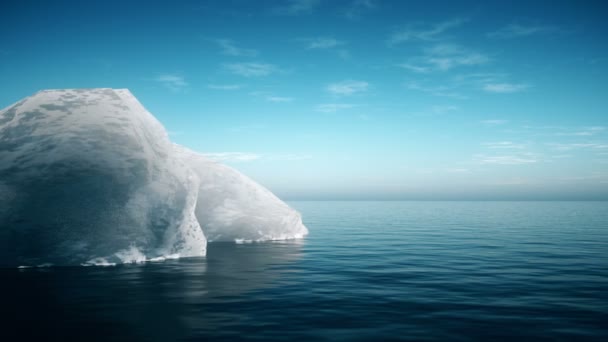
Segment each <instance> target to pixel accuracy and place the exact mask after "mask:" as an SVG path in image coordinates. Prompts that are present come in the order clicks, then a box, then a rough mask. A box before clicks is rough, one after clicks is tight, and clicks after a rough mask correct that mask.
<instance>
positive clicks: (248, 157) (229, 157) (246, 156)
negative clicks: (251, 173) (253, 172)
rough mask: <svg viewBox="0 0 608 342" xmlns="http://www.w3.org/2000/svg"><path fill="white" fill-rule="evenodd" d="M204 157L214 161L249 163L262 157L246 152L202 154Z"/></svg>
mask: <svg viewBox="0 0 608 342" xmlns="http://www.w3.org/2000/svg"><path fill="white" fill-rule="evenodd" d="M202 155H204V156H205V157H207V158H209V159H212V160H216V161H231V162H249V161H254V160H258V159H260V158H261V157H262V156H261V155H259V154H255V153H247V152H214V153H202Z"/></svg>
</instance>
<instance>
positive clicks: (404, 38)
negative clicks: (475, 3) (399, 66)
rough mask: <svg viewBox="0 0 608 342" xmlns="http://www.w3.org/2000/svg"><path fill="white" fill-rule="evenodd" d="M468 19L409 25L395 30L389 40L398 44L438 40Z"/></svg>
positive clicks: (389, 42) (392, 43)
mask: <svg viewBox="0 0 608 342" xmlns="http://www.w3.org/2000/svg"><path fill="white" fill-rule="evenodd" d="M466 21H467V20H465V19H462V18H456V19H452V20H448V21H444V22H441V23H438V24H434V25H432V26H426V27H422V26H423V25H408V26H407V27H405V28H403V29H401V30H397V31H395V32H393V33H392V34H391V35H390V37H389V38H388V40H387V43H388V44H389V45H397V44H401V43H405V42H409V41H432V40H437V39H438V38H439V37H440V36H441V35H442V34H443V33H444V32H446V31H448V30H450V29H453V28H456V27H459V26H461V25H462V24H464V23H465V22H466Z"/></svg>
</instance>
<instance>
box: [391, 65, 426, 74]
mask: <svg viewBox="0 0 608 342" xmlns="http://www.w3.org/2000/svg"><path fill="white" fill-rule="evenodd" d="M397 66H398V67H400V68H403V69H406V70H409V71H413V72H417V73H427V72H430V71H432V68H431V67H430V66H423V65H414V64H410V63H401V64H397Z"/></svg>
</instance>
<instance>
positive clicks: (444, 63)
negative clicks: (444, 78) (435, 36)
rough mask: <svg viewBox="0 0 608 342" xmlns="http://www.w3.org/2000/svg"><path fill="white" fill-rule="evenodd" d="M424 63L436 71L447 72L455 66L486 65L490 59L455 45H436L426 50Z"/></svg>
mask: <svg viewBox="0 0 608 342" xmlns="http://www.w3.org/2000/svg"><path fill="white" fill-rule="evenodd" d="M426 53H427V56H426V63H427V64H429V65H432V66H434V67H435V69H438V70H442V71H445V70H449V69H452V68H454V67H457V66H471V65H480V64H485V63H487V62H488V61H489V60H490V58H489V57H487V56H486V55H483V54H481V53H478V52H475V51H470V50H467V49H465V48H463V47H462V46H460V45H456V44H438V45H435V46H433V47H431V48H429V49H427V50H426Z"/></svg>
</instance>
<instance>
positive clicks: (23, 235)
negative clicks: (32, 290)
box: [0, 89, 308, 266]
mask: <svg viewBox="0 0 608 342" xmlns="http://www.w3.org/2000/svg"><path fill="white" fill-rule="evenodd" d="M307 232H308V231H307V229H306V227H305V226H304V225H303V224H302V221H301V217H300V214H299V213H298V212H296V211H295V210H293V209H291V208H290V207H289V206H287V205H286V204H285V203H284V202H282V201H281V200H279V199H278V198H277V197H276V196H274V195H273V194H272V193H271V192H270V191H268V190H266V189H265V188H264V187H262V186H261V185H259V184H257V183H255V182H253V181H252V180H250V179H249V178H247V177H246V176H244V175H242V174H240V173H239V172H238V171H236V170H234V169H232V168H230V167H227V166H225V165H222V164H219V163H216V162H214V161H211V160H209V159H207V158H205V157H204V156H202V155H200V154H198V153H195V152H193V151H190V150H188V149H187V148H185V147H182V146H178V145H175V144H173V143H172V142H170V141H169V138H168V135H167V133H166V131H165V129H164V127H163V126H162V125H161V124H160V123H159V122H158V121H157V120H156V119H155V118H154V116H153V115H151V114H150V113H149V112H148V111H147V110H146V109H145V108H144V107H143V106H142V105H141V104H140V103H139V102H138V101H137V99H135V97H134V96H133V95H132V94H131V93H130V92H129V91H128V90H114V89H66V90H48V91H41V92H38V93H36V94H35V95H33V96H31V97H28V98H25V99H24V100H22V101H19V102H18V103H16V104H14V105H12V106H9V107H8V108H6V109H4V110H2V111H0V265H4V266H17V265H40V264H44V263H52V264H54V265H80V264H85V265H89V264H99V265H112V264H116V263H128V262H142V261H146V260H162V259H164V258H175V257H187V256H203V255H205V252H206V243H207V239H208V240H210V241H226V240H231V241H264V240H276V239H291V238H301V237H303V236H304V235H306V234H307Z"/></svg>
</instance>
